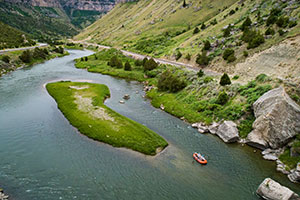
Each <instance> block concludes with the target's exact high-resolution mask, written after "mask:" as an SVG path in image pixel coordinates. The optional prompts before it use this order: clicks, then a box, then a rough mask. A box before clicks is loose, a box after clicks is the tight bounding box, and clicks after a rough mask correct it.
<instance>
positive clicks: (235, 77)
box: [232, 75, 240, 80]
mask: <svg viewBox="0 0 300 200" xmlns="http://www.w3.org/2000/svg"><path fill="white" fill-rule="evenodd" d="M239 78H240V76H239V75H235V76H234V77H233V78H232V79H233V80H238V79H239Z"/></svg>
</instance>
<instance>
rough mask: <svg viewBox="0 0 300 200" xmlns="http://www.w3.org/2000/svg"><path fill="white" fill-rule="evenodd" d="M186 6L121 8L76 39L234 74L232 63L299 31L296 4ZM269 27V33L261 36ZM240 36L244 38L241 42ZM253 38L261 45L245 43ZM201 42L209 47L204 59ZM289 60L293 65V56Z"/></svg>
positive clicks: (250, 0)
mask: <svg viewBox="0 0 300 200" xmlns="http://www.w3.org/2000/svg"><path fill="white" fill-rule="evenodd" d="M186 4H187V5H186V6H185V7H184V6H183V1H177V0H173V1H155V0H152V1H146V0H141V1H139V2H133V3H125V4H120V5H118V6H116V7H115V8H114V9H113V10H112V11H110V12H109V13H108V14H107V15H105V16H104V17H102V18H101V19H100V20H98V21H97V22H95V23H94V24H93V25H91V26H89V27H88V28H86V29H85V30H84V31H83V32H82V33H80V34H79V35H78V36H76V37H75V39H76V40H83V39H89V40H90V42H95V43H99V44H104V45H108V46H113V47H118V48H122V49H127V50H130V51H133V52H138V53H142V54H147V55H151V56H155V57H164V58H168V59H171V60H175V59H176V60H179V61H181V62H185V63H189V64H193V65H195V66H197V65H198V64H199V65H201V66H206V65H208V66H210V67H211V68H212V69H214V70H216V71H220V72H224V71H226V72H228V73H231V74H234V73H233V72H234V70H235V66H236V64H237V63H241V62H244V61H245V59H246V57H252V55H254V54H255V53H258V52H261V51H263V50H266V49H268V48H270V47H272V46H274V45H277V44H279V43H280V42H282V41H283V40H285V39H287V38H291V37H295V36H297V34H299V32H300V28H299V27H300V25H299V24H297V21H298V19H299V13H300V7H299V6H300V3H299V1H293V0H290V1H265V0H246V1H237V0H227V1H210V0H203V1H201V2H200V1H196V0H189V1H186ZM271 12H273V14H272V15H271ZM270 15H271V16H272V17H270ZM247 17H249V19H250V24H249V25H247V26H246V28H245V30H244V31H243V30H241V28H240V27H241V26H242V24H243V23H244V22H245V21H246V19H247ZM269 17H270V18H273V19H269ZM272 20H273V21H272ZM268 21H270V22H268ZM277 21H279V22H277ZM202 23H204V25H203V24H202ZM267 23H268V25H267ZM277 24H279V25H277ZM196 28H197V29H198V30H196V31H195V29H196ZM268 29H269V31H271V33H267V34H265V32H266V30H268ZM225 32H227V35H226V36H225ZM244 33H245V34H244ZM243 34H244V35H246V36H247V37H244V38H242V36H243ZM251 34H252V35H251ZM256 36H257V37H256ZM247 38H248V41H247ZM252 38H256V40H257V41H258V40H260V41H259V42H257V41H254V42H253V41H252V42H250V40H252ZM296 40H297V39H296ZM206 41H208V42H209V43H208V44H209V45H208V47H206V49H205V50H206V51H205V55H203V54H204V53H202V50H203V48H204V44H205V42H206ZM255 42H257V44H254V43H255ZM250 43H251V44H252V46H249V44H250ZM228 48H231V49H232V50H233V51H234V54H233V56H232V57H231V60H229V61H225V60H224V59H223V58H222V56H223V53H224V51H225V50H226V49H228ZM199 54H200V55H201V56H198V55H199ZM202 55H203V56H202ZM203 57H204V58H205V59H206V58H207V62H204V61H205V59H203ZM293 58H294V59H295V62H298V61H297V60H298V58H297V57H295V56H294V57H293ZM203 60H204V61H203ZM285 60H287V59H286V58H284V59H283V61H285ZM280 62H281V60H279V61H278V63H277V64H279V63H280ZM197 63H198V64H197ZM199 65H198V66H199ZM256 75H257V74H256ZM254 77H255V76H254Z"/></svg>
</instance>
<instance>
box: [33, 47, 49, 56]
mask: <svg viewBox="0 0 300 200" xmlns="http://www.w3.org/2000/svg"><path fill="white" fill-rule="evenodd" d="M32 57H33V58H35V59H39V58H41V59H46V57H47V55H46V54H45V52H44V51H43V50H42V49H40V48H38V47H36V48H34V50H33V53H32Z"/></svg>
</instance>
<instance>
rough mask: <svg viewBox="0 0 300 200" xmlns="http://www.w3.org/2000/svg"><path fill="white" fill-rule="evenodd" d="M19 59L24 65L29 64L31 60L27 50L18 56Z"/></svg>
mask: <svg viewBox="0 0 300 200" xmlns="http://www.w3.org/2000/svg"><path fill="white" fill-rule="evenodd" d="M19 59H20V60H21V61H22V62H24V63H30V62H31V60H32V55H31V52H30V51H29V50H26V51H23V53H22V54H21V55H20V56H19Z"/></svg>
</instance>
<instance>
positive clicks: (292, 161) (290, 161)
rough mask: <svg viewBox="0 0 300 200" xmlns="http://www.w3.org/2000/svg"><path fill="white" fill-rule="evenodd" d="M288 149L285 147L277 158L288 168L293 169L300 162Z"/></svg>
mask: <svg viewBox="0 0 300 200" xmlns="http://www.w3.org/2000/svg"><path fill="white" fill-rule="evenodd" d="M290 151H291V150H290V149H286V150H285V151H284V152H283V153H282V154H281V155H280V156H279V160H281V161H282V162H283V163H284V164H285V165H286V166H287V167H288V169H289V170H290V169H294V168H295V167H296V166H297V163H298V162H300V157H291V156H290Z"/></svg>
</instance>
